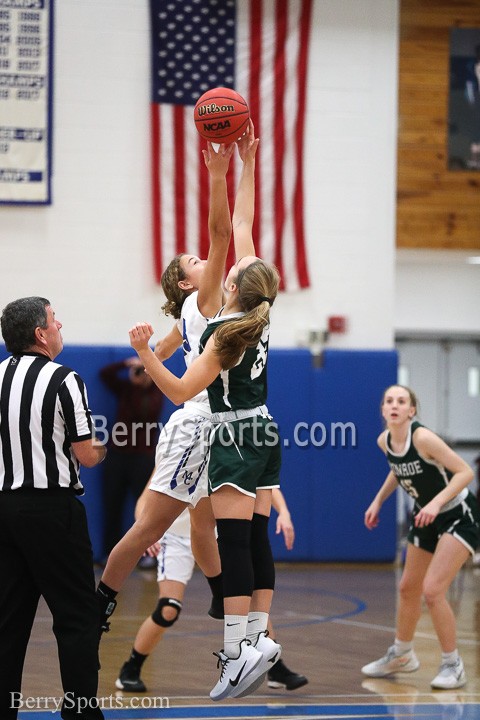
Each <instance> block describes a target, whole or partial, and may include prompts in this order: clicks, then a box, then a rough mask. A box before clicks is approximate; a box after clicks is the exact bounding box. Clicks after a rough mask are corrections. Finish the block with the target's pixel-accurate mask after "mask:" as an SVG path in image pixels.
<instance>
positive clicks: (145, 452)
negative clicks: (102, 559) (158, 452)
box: [100, 357, 163, 560]
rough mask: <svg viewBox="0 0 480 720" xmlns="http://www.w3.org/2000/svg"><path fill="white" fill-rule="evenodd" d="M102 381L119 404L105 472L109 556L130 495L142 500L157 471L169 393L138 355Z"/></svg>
mask: <svg viewBox="0 0 480 720" xmlns="http://www.w3.org/2000/svg"><path fill="white" fill-rule="evenodd" d="M100 378H101V379H102V381H103V383H104V384H105V385H106V386H107V388H108V389H109V390H110V391H111V392H112V393H113V394H114V395H115V396H116V397H117V400H118V406H117V413H116V418H115V425H114V427H113V429H112V432H111V435H110V442H109V453H108V457H107V459H106V461H105V470H104V474H103V509H104V536H103V550H104V554H105V556H108V555H109V553H110V551H111V549H112V548H113V547H114V546H115V545H116V544H117V542H118V541H119V540H120V538H121V537H122V535H123V515H124V510H125V504H126V501H127V498H128V496H129V493H131V494H132V495H133V498H134V500H135V502H136V501H137V500H138V498H139V497H140V495H141V494H142V492H143V489H144V487H145V485H146V483H147V480H148V479H149V477H150V475H151V474H152V472H153V468H154V466H155V447H156V444H157V440H158V434H159V432H158V431H159V416H160V412H161V410H162V405H163V394H162V393H161V392H160V390H159V389H158V388H157V386H156V385H155V383H154V382H152V379H151V378H150V376H149V375H147V373H146V372H145V370H144V368H143V365H142V364H141V362H140V361H139V360H138V358H136V357H131V358H127V359H126V360H121V361H120V362H115V363H111V364H110V365H106V366H105V367H104V368H103V369H102V370H101V371H100ZM149 560H150V558H149Z"/></svg>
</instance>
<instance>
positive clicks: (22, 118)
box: [0, 0, 54, 204]
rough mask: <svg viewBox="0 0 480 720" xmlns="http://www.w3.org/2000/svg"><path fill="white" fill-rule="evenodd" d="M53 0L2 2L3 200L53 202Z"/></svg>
mask: <svg viewBox="0 0 480 720" xmlns="http://www.w3.org/2000/svg"><path fill="white" fill-rule="evenodd" d="M53 3H54V0H0V203H1V204H23V203H28V204H50V203H51V192H50V178H51V154H52V153H51V117H52V59H53Z"/></svg>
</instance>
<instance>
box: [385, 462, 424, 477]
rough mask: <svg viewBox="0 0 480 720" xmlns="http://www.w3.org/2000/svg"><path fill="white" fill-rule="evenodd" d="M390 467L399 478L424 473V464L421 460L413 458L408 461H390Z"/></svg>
mask: <svg viewBox="0 0 480 720" xmlns="http://www.w3.org/2000/svg"><path fill="white" fill-rule="evenodd" d="M390 467H391V468H392V471H393V473H394V475H395V476H396V477H397V478H402V477H411V476H412V475H422V473H423V470H422V464H421V462H420V460H413V461H412V462H406V463H392V462H391V463H390Z"/></svg>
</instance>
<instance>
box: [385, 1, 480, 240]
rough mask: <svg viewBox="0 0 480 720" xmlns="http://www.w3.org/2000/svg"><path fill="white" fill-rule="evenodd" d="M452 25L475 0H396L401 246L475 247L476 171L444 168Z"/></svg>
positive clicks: (474, 19) (462, 21) (474, 18)
mask: <svg viewBox="0 0 480 720" xmlns="http://www.w3.org/2000/svg"><path fill="white" fill-rule="evenodd" d="M452 27H479V28H480V0H470V1H468V0H400V57H399V127H398V176H397V246H398V247H404V248H405V247H406V248H430V249H439V248H443V249H455V250H462V249H464V250H467V249H475V250H478V249H480V172H479V171H464V170H448V168H447V141H448V138H447V132H448V88H449V52H450V47H449V43H450V28H452Z"/></svg>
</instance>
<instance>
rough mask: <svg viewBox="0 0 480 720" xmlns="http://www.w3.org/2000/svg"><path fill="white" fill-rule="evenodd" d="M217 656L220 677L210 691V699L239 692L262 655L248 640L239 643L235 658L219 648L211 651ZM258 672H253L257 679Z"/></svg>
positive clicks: (220, 698) (221, 698) (225, 696)
mask: <svg viewBox="0 0 480 720" xmlns="http://www.w3.org/2000/svg"><path fill="white" fill-rule="evenodd" d="M213 654H214V655H216V656H217V657H218V663H217V667H221V671H220V679H219V680H218V682H217V684H216V685H215V687H214V688H213V689H212V690H211V692H210V697H211V699H212V700H223V699H224V698H227V697H236V695H234V694H233V693H234V691H236V690H238V692H241V689H242V687H243V684H244V682H245V681H246V680H247V679H248V678H249V677H250V675H252V673H253V672H254V671H255V669H256V667H257V665H259V663H260V662H261V661H262V659H263V655H262V653H261V652H260V651H259V650H256V649H255V648H254V647H253V645H252V644H251V643H250V642H249V641H248V640H246V639H245V640H242V642H241V643H240V653H239V655H238V657H237V658H230V657H228V656H227V655H225V653H223V652H222V651H221V650H220V652H218V653H213ZM257 677H258V674H255V678H253V676H252V682H253V679H257Z"/></svg>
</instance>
